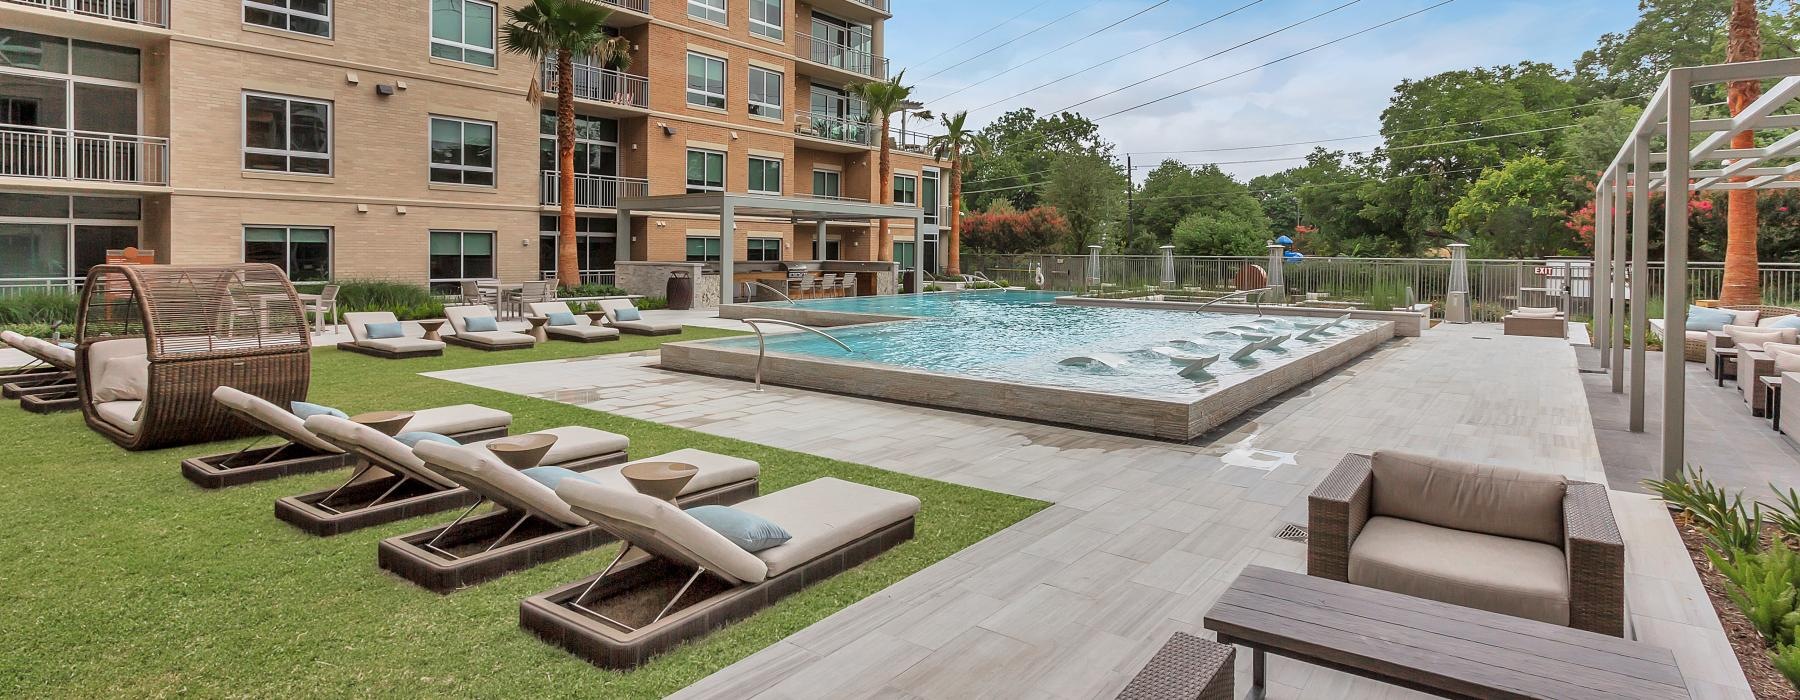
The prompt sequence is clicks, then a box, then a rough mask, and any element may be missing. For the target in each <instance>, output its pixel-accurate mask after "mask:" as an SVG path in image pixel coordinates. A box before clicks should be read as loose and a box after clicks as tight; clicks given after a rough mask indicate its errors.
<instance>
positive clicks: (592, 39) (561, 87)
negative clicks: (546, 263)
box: [500, 0, 630, 287]
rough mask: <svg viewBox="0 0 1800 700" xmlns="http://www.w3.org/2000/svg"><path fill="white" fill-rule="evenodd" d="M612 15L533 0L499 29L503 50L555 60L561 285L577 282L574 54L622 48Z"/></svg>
mask: <svg viewBox="0 0 1800 700" xmlns="http://www.w3.org/2000/svg"><path fill="white" fill-rule="evenodd" d="M611 15H612V11H611V10H608V9H605V8H603V7H601V6H599V5H598V4H595V3H590V2H587V1H586V0H531V4H529V5H526V6H524V7H509V8H506V26H504V27H501V29H500V45H501V46H502V47H504V48H505V49H506V52H507V53H516V54H524V55H526V56H530V57H531V60H532V61H533V62H534V63H537V64H542V63H543V62H544V59H545V58H547V57H552V56H554V57H555V60H556V189H557V192H558V193H559V194H560V196H559V197H558V199H557V201H558V202H559V203H560V204H561V211H560V212H559V213H560V214H561V216H560V217H558V218H559V221H558V222H557V226H556V228H557V235H556V280H557V283H558V284H559V285H560V286H563V287H573V286H575V285H578V284H581V268H580V267H579V266H578V261H579V256H578V255H577V254H576V247H575V55H576V54H583V55H586V54H601V55H605V56H610V55H613V54H616V53H617V52H619V51H620V50H621V48H622V47H621V46H619V45H618V44H617V43H615V42H619V41H621V40H620V39H615V38H612V37H608V36H607V35H606V19H607V18H608V17H610V16H611ZM534 73H535V71H534ZM540 95H541V90H540V86H539V85H538V80H537V78H535V77H533V78H532V79H531V89H530V91H529V92H528V94H527V95H526V99H529V100H531V101H532V102H534V103H535V102H537V101H538V100H539V97H540ZM617 235H620V236H626V235H630V233H629V232H626V231H621V232H619V233H618V234H617Z"/></svg>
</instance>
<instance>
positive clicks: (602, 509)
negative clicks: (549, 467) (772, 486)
mask: <svg viewBox="0 0 1800 700" xmlns="http://www.w3.org/2000/svg"><path fill="white" fill-rule="evenodd" d="M556 495H557V497H558V498H561V499H562V500H563V501H564V502H566V503H568V504H569V507H570V508H571V509H573V510H574V511H575V512H576V513H577V514H579V515H581V516H582V517H584V518H587V519H588V520H591V521H593V522H594V523H595V524H598V525H600V526H601V527H604V528H608V529H610V530H613V531H614V532H615V534H619V535H622V536H624V537H625V538H626V539H628V540H630V542H631V543H632V544H634V545H637V546H639V547H642V548H644V549H646V550H648V551H651V552H654V553H656V554H657V555H659V556H663V557H666V558H670V559H673V560H675V561H676V562H678V563H682V564H686V565H688V566H693V567H696V568H703V569H706V570H708V571H711V572H713V573H714V574H717V575H718V576H720V577H721V578H724V579H725V580H726V581H727V582H730V583H739V582H742V583H760V582H762V581H763V579H766V578H768V575H769V566H768V565H767V564H764V563H763V560H761V559H758V558H757V557H756V555H754V554H751V553H749V552H746V551H744V549H743V548H742V547H739V546H737V545H736V544H733V543H732V542H731V540H728V539H725V536H724V535H721V534H719V533H717V532H714V531H713V529H712V528H710V527H707V526H706V525H705V524H704V523H701V522H700V521H698V520H695V519H694V516H691V515H688V514H687V513H686V512H683V511H682V510H681V509H680V508H676V507H675V506H673V505H670V504H669V502H668V501H664V500H662V499H659V498H652V497H650V496H646V495H644V494H641V493H638V492H636V491H627V490H624V489H620V488H616V487H609V486H606V485H603V484H599V483H595V482H592V481H586V480H582V479H563V480H562V481H560V482H557V484H556ZM754 500H756V499H751V501H754ZM749 502H750V501H745V502H744V503H749ZM736 507H740V508H741V507H743V504H742V503H740V504H738V506H736Z"/></svg>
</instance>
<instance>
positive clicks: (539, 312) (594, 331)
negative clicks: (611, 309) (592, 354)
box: [530, 301, 619, 343]
mask: <svg viewBox="0 0 1800 700" xmlns="http://www.w3.org/2000/svg"><path fill="white" fill-rule="evenodd" d="M530 307H531V314H532V315H533V316H546V317H547V316H549V315H550V314H555V313H564V314H569V315H570V316H571V317H573V318H574V319H575V323H574V324H573V325H567V326H558V325H555V324H551V323H547V324H545V325H544V333H546V334H548V335H549V336H550V337H552V338H557V339H560V340H573V341H575V342H578V343H598V342H601V341H605V340H618V339H619V329H617V328H608V327H606V326H602V325H600V324H597V323H594V322H593V320H591V319H589V318H588V317H587V315H586V314H577V313H575V312H573V311H570V310H569V305H568V304H567V303H564V302H560V301H540V302H536V303H534V304H531V305H530Z"/></svg>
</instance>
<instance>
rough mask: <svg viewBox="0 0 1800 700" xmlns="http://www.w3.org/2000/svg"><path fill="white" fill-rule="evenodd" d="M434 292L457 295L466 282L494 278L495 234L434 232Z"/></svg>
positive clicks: (488, 232) (432, 284)
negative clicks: (464, 281) (467, 280)
mask: <svg viewBox="0 0 1800 700" xmlns="http://www.w3.org/2000/svg"><path fill="white" fill-rule="evenodd" d="M430 274H431V290H432V291H433V292H436V293H438V294H450V293H454V292H455V291H456V290H457V288H458V287H459V286H460V285H461V283H462V281H463V280H465V279H492V278H493V277H494V232H493V231H432V232H431V271H430Z"/></svg>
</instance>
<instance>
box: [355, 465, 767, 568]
mask: <svg viewBox="0 0 1800 700" xmlns="http://www.w3.org/2000/svg"><path fill="white" fill-rule="evenodd" d="M413 454H414V455H416V456H418V457H419V459H421V460H423V461H424V462H425V465H426V467H427V468H429V469H431V470H433V471H436V472H437V473H438V474H440V475H443V476H444V477H445V478H447V479H449V480H451V481H454V482H456V483H458V484H461V485H462V486H463V487H464V488H467V489H469V490H470V491H473V492H475V493H476V494H477V495H478V496H480V498H481V500H480V501H477V502H476V504H475V505H473V506H470V507H469V509H468V510H467V511H464V512H463V514H462V517H459V518H457V519H456V520H455V521H454V522H451V523H450V524H448V525H436V526H433V527H429V528H425V529H423V530H420V531H418V532H414V533H411V534H406V535H400V536H398V537H389V538H387V539H385V540H382V541H381V546H380V548H379V550H378V552H377V557H376V560H377V562H378V563H379V564H380V565H381V568H383V569H387V570H388V571H392V572H394V573H395V574H397V575H399V576H400V577H401V578H404V579H406V580H408V581H412V582H413V583H416V584H419V585H420V586H423V587H425V588H428V589H430V590H433V591H437V592H439V593H448V592H450V591H454V590H456V589H458V588H463V587H465V586H472V585H475V584H477V583H481V582H482V581H486V580H488V579H492V578H496V577H499V576H503V575H505V574H507V573H509V572H513V571H518V570H520V569H524V568H527V567H531V566H536V565H538V564H542V563H544V562H549V561H554V560H556V559H560V558H562V557H566V556H568V555H571V554H575V553H578V552H583V551H587V550H589V549H593V548H594V547H598V546H600V545H602V544H605V543H608V542H612V541H613V540H614V538H613V536H612V535H611V534H608V533H607V532H606V531H605V530H602V529H600V528H598V527H596V526H594V525H593V524H592V523H589V522H588V520H587V518H583V517H581V516H580V515H577V514H575V512H574V511H572V510H570V509H569V505H568V504H567V503H564V502H563V500H562V499H560V498H557V496H556V492H555V491H553V490H551V488H550V487H549V486H546V485H544V484H543V483H540V482H539V481H537V480H536V479H533V478H532V477H530V476H527V475H526V474H525V473H523V472H520V471H519V470H516V469H513V468H512V467H509V466H507V465H505V464H503V463H501V462H500V461H499V460H498V459H496V458H495V457H494V456H493V455H492V454H490V453H488V451H487V450H481V449H474V448H467V447H453V446H450V445H444V444H439V443H432V442H422V443H419V444H418V445H417V446H415V447H413ZM638 462H679V463H682V464H692V465H694V466H695V467H698V468H699V472H698V473H697V474H695V475H694V478H693V480H691V481H689V482H687V484H686V486H684V487H683V488H682V491H681V495H680V496H679V497H678V501H679V503H680V504H681V505H682V506H683V507H693V506H700V505H731V504H733V503H737V502H739V501H742V500H744V499H746V498H754V497H755V496H756V490H757V483H758V482H757V477H758V475H759V474H760V473H761V471H762V469H761V467H759V466H758V465H757V464H756V463H755V462H752V461H750V460H747V459H740V458H737V457H727V456H725V455H720V454H713V453H711V452H703V451H700V450H694V449H684V450H676V451H674V452H670V453H668V454H665V455H659V456H656V457H651V458H650V459H645V460H638ZM629 464H631V463H628V464H625V465H618V466H610V467H602V468H600V469H594V470H591V471H589V472H587V473H586V474H583V475H582V476H584V477H586V478H590V479H595V480H598V481H600V482H601V483H604V484H607V485H609V486H612V487H613V488H618V489H624V490H631V489H632V486H631V485H630V483H629V482H627V481H626V480H625V477H624V476H622V475H621V474H620V471H621V470H622V469H624V468H625V467H626V466H629ZM489 501H492V502H493V503H494V504H495V505H496V506H499V507H498V508H495V509H494V510H492V511H490V512H488V513H484V514H482V515H479V516H475V517H472V518H471V517H469V515H470V514H471V513H473V512H475V508H476V507H478V506H480V505H481V504H482V503H486V502H489Z"/></svg>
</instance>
